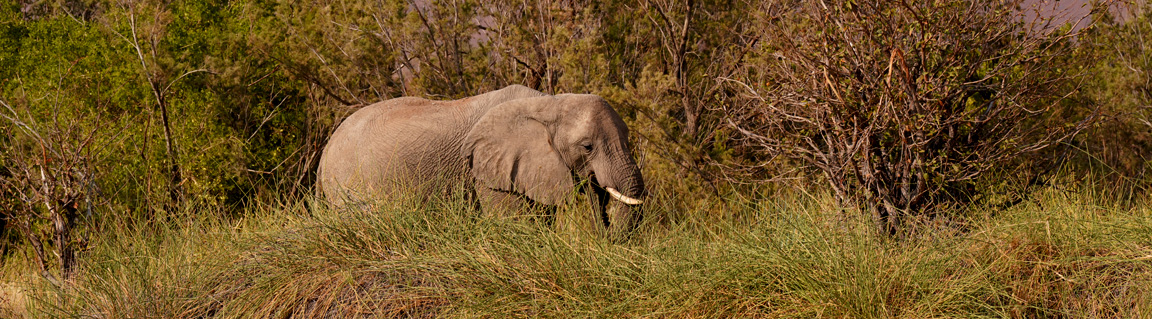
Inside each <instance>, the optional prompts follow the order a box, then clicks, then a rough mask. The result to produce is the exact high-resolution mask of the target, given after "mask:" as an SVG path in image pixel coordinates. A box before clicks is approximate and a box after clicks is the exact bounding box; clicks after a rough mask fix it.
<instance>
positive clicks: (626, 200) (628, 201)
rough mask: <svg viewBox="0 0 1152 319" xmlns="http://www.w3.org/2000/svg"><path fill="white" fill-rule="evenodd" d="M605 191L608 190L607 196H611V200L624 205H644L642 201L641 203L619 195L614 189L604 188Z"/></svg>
mask: <svg viewBox="0 0 1152 319" xmlns="http://www.w3.org/2000/svg"><path fill="white" fill-rule="evenodd" d="M605 189H607V190H608V195H612V198H615V199H616V200H618V201H621V202H623V203H625V204H628V205H640V204H643V203H644V201H642V200H639V199H635V198H632V197H628V196H624V194H620V192H618V191H616V189H615V188H611V187H605Z"/></svg>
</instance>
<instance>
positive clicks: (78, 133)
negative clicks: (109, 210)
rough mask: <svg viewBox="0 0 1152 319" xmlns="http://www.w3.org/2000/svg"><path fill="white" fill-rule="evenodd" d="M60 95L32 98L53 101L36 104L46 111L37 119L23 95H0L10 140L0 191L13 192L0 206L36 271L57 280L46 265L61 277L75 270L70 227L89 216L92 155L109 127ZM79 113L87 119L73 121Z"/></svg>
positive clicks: (76, 244)
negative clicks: (11, 98)
mask: <svg viewBox="0 0 1152 319" xmlns="http://www.w3.org/2000/svg"><path fill="white" fill-rule="evenodd" d="M61 94H64V93H62V91H61V90H57V91H56V92H54V93H53V95H55V96H49V97H45V98H42V99H39V100H38V101H43V102H49V103H54V104H56V105H54V106H51V107H48V108H40V109H49V110H51V113H50V114H48V115H47V116H40V118H41V119H39V120H38V119H37V116H35V114H34V113H33V112H32V111H31V110H32V109H33V108H32V107H31V106H30V105H28V103H30V102H28V99H20V101H22V102H21V103H20V104H17V105H16V106H15V107H13V106H12V105H10V104H9V103H8V102H6V101H3V100H0V106H2V109H0V118H3V119H4V120H5V122H6V123H4V125H0V133H3V134H4V135H5V138H6V139H7V140H8V141H10V142H12V143H11V144H12V145H11V147H9V148H6V149H5V150H4V151H3V153H0V156H2V157H3V159H4V161H3V162H4V163H6V164H7V165H6V166H7V167H6V168H7V170H8V174H5V175H4V176H0V193H3V194H10V195H13V196H12V198H5V199H4V200H0V209H4V210H6V211H7V215H8V216H7V218H8V219H9V220H8V222H9V223H10V224H12V228H14V229H15V230H16V231H17V233H18V234H19V235H20V236H21V237H23V238H24V239H26V240H27V241H28V243H29V244H30V245H31V246H32V251H33V259H34V260H35V261H36V265H37V266H38V267H39V268H40V272H41V274H42V275H43V276H44V277H45V278H48V279H49V280H51V281H53V282H54V283H57V284H59V281H58V280H57V279H56V276H54V275H53V274H52V271H51V270H52V269H54V268H56V269H59V274H60V276H61V277H62V278H63V279H66V280H67V279H71V278H72V277H73V274H74V272H75V270H76V264H77V260H76V258H77V256H76V254H77V252H78V250H79V249H82V248H83V243H82V242H81V241H80V240H79V239H78V238H76V237H75V230H76V228H77V226H78V222H79V221H81V219H82V218H83V219H85V220H86V219H89V218H91V217H92V213H93V209H94V207H93V206H94V203H95V198H96V193H97V192H98V189H97V186H96V179H97V173H98V172H97V171H96V170H95V165H94V163H95V160H96V159H95V158H94V157H95V156H96V155H97V154H98V153H99V152H98V150H99V148H100V146H101V145H103V142H105V141H108V140H109V139H108V137H109V135H108V134H109V132H112V131H113V129H111V128H108V127H106V125H105V123H100V122H101V118H100V117H99V116H91V117H88V116H89V114H84V115H80V116H75V115H76V114H75V113H74V111H75V110H74V109H73V108H69V107H66V106H61V105H59V104H61V103H66V102H62V100H65V101H66V99H62V98H61V97H60V96H59V95H61ZM18 110H23V111H18ZM84 117H87V118H88V119H89V120H90V121H81V120H78V119H79V118H84ZM57 267H58V268H57Z"/></svg>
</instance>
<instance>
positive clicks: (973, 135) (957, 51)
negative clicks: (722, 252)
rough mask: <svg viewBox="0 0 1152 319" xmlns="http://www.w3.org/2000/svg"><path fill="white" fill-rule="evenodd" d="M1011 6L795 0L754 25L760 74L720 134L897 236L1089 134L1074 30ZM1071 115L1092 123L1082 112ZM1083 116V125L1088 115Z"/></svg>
mask: <svg viewBox="0 0 1152 319" xmlns="http://www.w3.org/2000/svg"><path fill="white" fill-rule="evenodd" d="M1021 4H1022V1H999V0H979V1H883V0H866V1H804V2H796V3H791V4H789V5H786V6H785V7H788V8H790V9H789V10H790V11H789V12H787V13H785V14H782V15H774V16H771V17H761V18H760V20H761V21H762V23H763V25H764V28H762V30H763V33H762V35H763V38H764V39H765V43H764V44H763V45H762V46H760V49H761V50H762V52H759V54H760V56H761V61H763V62H762V64H760V65H756V66H754V67H750V68H749V69H747V70H745V73H743V74H742V75H741V77H740V78H733V79H726V82H728V83H730V84H731V85H732V87H734V88H737V89H738V90H739V91H740V92H742V93H741V94H742V97H743V100H742V101H736V102H734V103H730V104H727V105H726V106H725V107H724V112H725V113H726V115H727V116H728V117H727V119H726V120H725V121H726V123H727V125H728V127H730V128H731V129H733V130H734V131H736V132H737V133H738V134H737V135H738V136H739V137H740V142H741V144H742V145H743V146H744V147H746V148H749V149H754V150H758V151H757V152H754V153H756V154H779V155H784V156H786V157H787V158H792V159H795V160H796V161H798V162H800V163H803V164H806V165H810V166H811V167H814V168H816V169H817V170H818V171H819V172H822V173H823V175H824V178H825V179H826V181H827V183H828V185H829V186H831V188H832V189H833V191H834V192H835V195H836V196H837V197H838V198H840V199H841V200H842V201H843V202H845V203H851V204H855V205H857V207H861V208H864V209H866V210H867V211H869V212H871V213H872V215H873V217H874V219H875V221H876V223H877V224H878V226H879V227H880V229H882V230H884V231H886V232H888V233H891V234H894V233H896V232H897V229H898V226H899V224H900V223H901V221H902V220H903V217H904V216H906V215H908V214H917V213H923V212H928V211H932V210H933V209H936V208H940V207H941V205H946V204H948V203H956V202H964V201H966V200H968V199H971V198H972V196H974V195H976V194H978V193H979V192H980V190H978V189H975V187H974V184H973V182H974V181H975V180H976V179H977V178H979V177H981V176H984V175H985V174H986V173H988V172H990V171H993V170H995V169H996V168H997V167H998V166H999V165H1003V164H1006V163H1008V162H1009V161H1011V160H1013V159H1016V158H1018V157H1019V156H1021V155H1023V154H1028V153H1031V152H1036V151H1038V150H1042V149H1045V148H1048V147H1050V146H1052V145H1055V144H1057V143H1059V142H1061V141H1064V140H1067V139H1068V138H1070V137H1071V136H1073V135H1074V134H1076V133H1077V132H1078V131H1080V130H1081V129H1082V128H1084V127H1085V125H1086V124H1087V123H1088V118H1083V119H1076V118H1068V116H1070V115H1071V114H1073V113H1070V112H1067V111H1068V110H1070V109H1072V108H1076V107H1086V106H1082V105H1069V104H1070V103H1064V102H1065V98H1066V97H1067V96H1068V95H1069V94H1071V93H1072V92H1074V91H1075V90H1076V89H1077V88H1078V87H1079V85H1080V82H1079V81H1080V80H1081V79H1082V77H1080V74H1081V71H1080V70H1078V69H1077V68H1076V67H1072V66H1069V65H1068V64H1065V63H1063V62H1066V61H1068V59H1071V56H1072V55H1073V54H1074V53H1075V50H1076V45H1075V43H1073V39H1074V38H1075V37H1076V36H1077V35H1078V31H1076V30H1075V29H1070V28H1058V27H1055V26H1052V25H1050V22H1052V21H1053V20H1052V18H1051V17H1049V18H1042V19H1035V20H1031V21H1029V20H1026V19H1024V18H1023V16H1024V15H1023V10H1025V9H1024V8H1023V7H1022V6H1021ZM1076 114H1091V112H1080V113H1076ZM1089 118H1090V117H1089Z"/></svg>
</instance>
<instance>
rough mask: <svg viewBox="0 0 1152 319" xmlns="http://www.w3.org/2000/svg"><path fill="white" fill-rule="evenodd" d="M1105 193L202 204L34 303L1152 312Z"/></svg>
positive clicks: (103, 245) (113, 234) (206, 312)
mask: <svg viewBox="0 0 1152 319" xmlns="http://www.w3.org/2000/svg"><path fill="white" fill-rule="evenodd" d="M1103 197H1106V196H1103V195H1102V194H1098V193H1094V192H1093V191H1092V190H1056V189H1053V190H1048V191H1044V192H1040V193H1038V194H1037V195H1036V196H1035V197H1034V198H1033V199H1032V200H1031V201H1029V202H1026V203H1024V204H1021V205H1017V206H1015V207H1012V208H1009V209H1007V210H1000V211H979V210H977V211H975V212H972V213H971V214H970V216H967V217H963V218H966V219H967V220H966V221H965V222H966V223H967V224H970V225H975V226H972V227H970V228H971V229H967V230H964V231H960V230H951V231H949V232H947V233H946V234H939V233H930V232H928V231H921V232H919V233H918V235H913V236H910V237H909V238H905V239H901V240H893V239H889V238H886V237H883V236H879V235H876V233H875V232H873V231H871V229H872V228H871V227H870V224H869V223H868V222H866V221H864V219H863V218H859V217H854V214H853V213H845V212H843V211H842V209H841V208H840V207H839V206H838V205H836V203H835V202H833V201H832V200H831V199H829V198H826V197H822V196H819V195H817V196H811V195H782V196H775V197H771V198H769V199H765V200H761V201H757V202H741V201H736V200H732V201H729V202H728V203H726V204H724V205H716V206H713V207H711V208H710V209H711V210H710V211H687V212H668V211H665V209H667V208H668V207H671V205H661V204H660V203H653V204H652V205H651V206H650V207H649V208H648V211H647V214H649V215H652V216H654V217H653V218H647V219H646V222H645V223H644V224H643V225H641V227H640V229H638V230H637V232H638V233H637V234H636V235H635V236H633V237H632V238H631V239H630V240H628V241H626V242H623V243H617V242H613V241H611V240H607V239H604V238H602V236H599V233H597V232H596V231H595V229H593V228H591V227H590V226H589V225H586V224H581V223H579V222H578V220H580V218H579V217H578V216H574V215H570V214H577V213H578V212H579V211H581V210H580V209H573V210H569V211H562V212H560V213H559V214H561V216H558V218H557V224H556V225H552V226H548V225H543V224H542V223H539V222H536V221H531V220H523V219H516V218H503V217H492V216H487V215H485V214H481V213H479V212H477V211H475V210H474V209H473V208H472V206H471V205H467V204H466V202H465V201H462V200H443V201H436V202H421V201H415V200H411V201H390V202H381V203H377V204H376V205H371V207H359V208H355V209H330V208H325V207H322V205H313V204H312V203H301V204H293V205H269V207H270V208H268V209H264V210H258V211H253V212H250V213H249V214H248V215H247V216H245V217H244V218H242V219H239V220H228V219H223V218H216V219H213V218H204V217H203V216H211V215H212V214H200V215H197V216H201V217H200V219H197V220H186V219H181V218H171V219H163V220H164V221H153V222H149V223H143V224H137V225H116V226H115V227H106V228H108V229H109V230H108V233H105V234H103V236H99V237H97V240H96V241H95V242H94V243H93V245H92V249H91V250H90V251H88V252H86V253H85V254H84V258H83V259H82V260H83V261H82V270H81V271H80V275H79V276H78V278H77V279H76V281H75V282H74V283H73V284H70V285H67V286H66V287H53V286H51V285H50V284H48V283H46V282H42V281H37V280H33V281H32V282H30V283H26V285H27V287H29V288H30V289H29V290H27V291H28V292H29V294H28V296H27V304H26V309H27V310H26V311H28V312H29V313H30V314H31V315H32V316H34V317H74V316H80V317H84V316H95V317H115V318H124V317H184V318H187V317H212V316H215V317H227V318H231V317H244V318H249V317H285V316H288V317H408V316H414V317H439V316H446V317H475V316H481V317H505V316H533V317H536V316H543V317H619V316H656V317H709V318H711V317H745V316H765V317H794V318H811V317H854V318H889V317H898V318H926V317H1015V318H1029V317H1093V316H1095V317H1106V318H1139V317H1149V316H1152V308H1150V305H1152V211H1150V210H1149V209H1147V208H1143V205H1138V204H1140V203H1143V202H1138V203H1137V202H1133V201H1131V200H1129V201H1125V202H1119V201H1111V202H1109V201H1104V200H1101V199H1100V198H1103ZM653 198H655V199H657V200H672V196H668V194H656V195H655V196H654V197H653ZM717 210H724V211H717ZM565 214H569V215H565ZM659 214H667V215H670V216H672V215H674V216H676V217H675V218H656V216H657V215H659ZM845 214H847V215H848V216H849V217H845ZM190 215H192V214H190ZM717 216H721V217H717ZM9 268H15V266H10V267H9ZM33 278H34V277H33Z"/></svg>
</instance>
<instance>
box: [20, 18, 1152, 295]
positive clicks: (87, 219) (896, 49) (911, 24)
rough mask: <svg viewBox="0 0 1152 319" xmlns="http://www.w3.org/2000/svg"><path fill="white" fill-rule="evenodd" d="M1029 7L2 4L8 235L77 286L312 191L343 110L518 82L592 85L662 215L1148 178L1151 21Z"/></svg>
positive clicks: (883, 203)
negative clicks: (1072, 16)
mask: <svg viewBox="0 0 1152 319" xmlns="http://www.w3.org/2000/svg"><path fill="white" fill-rule="evenodd" d="M1021 5H1022V1H1007V2H1005V1H987V2H984V1H954V2H953V1H946V2H940V3H935V2H934V3H926V2H903V1H820V2H812V1H737V0H730V1H693V0H687V1H672V0H667V1H663V0H651V1H649V0H643V1H638V2H615V1H560V2H546V1H540V2H535V1H529V2H501V1H482V0H468V1H454V2H446V1H390V0H383V1H368V0H352V1H327V0H319V1H304V2H301V1H277V0H267V1H261V0H251V1H223V0H205V1H176V2H164V1H80V0H75V1H73V0H62V1H46V2H42V1H16V2H6V3H3V4H0V22H2V24H0V101H2V102H3V105H2V106H3V109H0V114H3V121H0V133H3V134H0V143H2V144H0V145H2V147H0V186H2V188H0V195H2V197H0V211H2V212H3V216H0V217H2V218H0V226H3V228H2V229H0V232H2V233H3V236H2V237H0V239H2V241H3V242H2V243H0V245H3V246H2V247H4V251H5V254H7V252H8V251H9V250H10V249H9V247H17V245H24V244H28V245H31V246H33V247H34V251H35V253H34V255H35V258H36V260H37V261H39V262H40V265H41V266H39V267H40V269H41V271H42V272H43V273H45V274H46V276H57V275H59V276H63V277H69V276H70V274H71V273H72V265H73V264H74V263H75V261H74V259H73V258H74V257H72V256H75V254H76V253H77V252H80V251H83V250H85V249H86V247H87V245H89V243H90V237H91V236H98V233H99V232H97V231H94V230H97V229H100V228H101V227H109V226H107V225H114V224H115V225H123V224H124V223H123V222H124V221H142V220H143V221H146V220H151V219H154V218H169V217H167V216H171V215H170V214H172V213H188V214H192V212H196V211H198V210H196V209H188V208H189V207H220V208H221V209H211V210H207V211H210V212H213V214H217V213H219V214H224V215H230V216H232V217H235V216H240V215H242V214H243V213H244V212H245V211H246V210H247V209H250V208H252V207H259V205H260V204H261V203H268V202H276V201H294V200H297V199H299V198H301V197H304V195H307V194H309V193H310V187H311V183H312V179H313V174H314V171H315V165H316V161H317V159H318V156H319V152H320V150H321V148H322V147H323V145H324V142H325V139H326V138H327V136H328V134H329V133H330V131H331V130H332V129H333V127H334V125H335V124H337V123H339V120H340V118H341V117H342V116H344V115H346V114H349V113H350V112H352V111H354V110H355V109H356V108H357V107H359V106H363V105H366V104H370V103H373V102H376V101H379V100H383V99H388V98H394V97H399V96H405V95H413V96H424V97H430V98H438V99H450V98H459V97H464V96H468V95H473V94H477V93H480V92H484V91H488V90H492V89H497V88H500V87H503V86H506V85H509V84H524V85H528V86H530V87H533V88H536V89H539V90H542V91H545V92H549V93H563V92H587V93H594V94H599V95H601V96H604V97H605V98H606V99H607V100H608V101H610V102H611V103H612V104H613V105H614V106H615V107H616V108H617V110H618V111H619V112H620V113H621V115H622V116H623V117H624V118H625V119H626V121H627V122H628V123H629V125H630V126H631V127H632V131H633V133H634V135H635V136H634V139H635V141H634V142H635V143H633V144H634V145H636V146H637V148H638V149H639V151H638V152H637V154H638V156H640V157H642V158H641V159H639V160H640V163H641V165H642V166H643V168H642V169H643V170H644V173H645V177H646V178H648V179H651V180H654V181H655V182H652V183H649V184H650V185H652V187H655V188H660V193H664V194H680V195H678V196H670V197H675V200H674V202H673V203H672V204H669V205H672V206H679V207H690V206H696V205H699V201H703V200H705V199H704V198H713V199H714V197H709V196H707V194H713V195H726V194H741V195H744V194H752V196H761V195H764V194H770V191H766V190H765V189H769V190H770V189H772V188H777V187H781V186H776V185H827V186H828V187H831V188H832V189H834V190H835V191H834V193H835V194H836V196H837V197H839V198H840V200H841V201H842V202H844V203H846V204H850V205H848V206H851V207H857V208H860V210H861V211H864V212H868V213H870V214H873V215H874V216H876V218H877V219H878V220H879V221H880V222H879V225H880V226H881V228H882V229H884V230H886V231H888V232H896V231H897V228H898V227H899V226H900V224H901V220H900V219H899V218H897V217H893V216H906V215H907V216H922V215H924V214H926V213H935V214H936V215H943V216H946V215H947V214H946V212H948V211H950V210H954V209H958V208H963V207H964V205H967V204H970V203H971V202H973V201H977V202H978V201H980V200H985V199H987V198H1000V197H997V196H995V194H994V191H996V190H999V189H1000V188H998V186H1000V184H999V183H1000V182H998V181H1004V180H1013V181H1015V182H1014V183H1015V184H1018V185H1033V184H1036V183H1039V182H1038V181H1042V180H1044V179H1043V178H1041V177H1035V178H1034V177H1028V178H1023V179H1020V180H1017V179H1016V178H1015V177H1017V176H1043V173H1048V172H1050V171H1051V170H1048V169H1046V168H1049V167H1052V166H1053V165H1052V164H1050V163H1051V162H1055V161H1057V160H1061V159H1064V158H1066V156H1062V155H1061V154H1067V153H1068V151H1065V149H1072V150H1076V152H1073V153H1075V154H1089V155H1091V156H1090V157H1088V159H1085V160H1082V162H1083V165H1086V166H1093V165H1100V164H1105V165H1107V166H1108V167H1111V168H1113V169H1114V172H1119V173H1117V174H1119V175H1121V176H1124V177H1125V178H1134V179H1136V180H1138V181H1139V182H1142V181H1143V178H1144V177H1143V176H1144V175H1142V174H1143V173H1142V172H1144V170H1145V169H1146V167H1147V165H1148V163H1149V162H1148V160H1147V158H1146V156H1147V154H1148V150H1149V149H1150V148H1149V146H1148V145H1149V133H1148V132H1149V130H1150V128H1152V125H1150V124H1149V120H1150V118H1152V115H1150V114H1149V111H1148V110H1149V109H1148V107H1147V105H1148V103H1147V102H1148V99H1149V97H1148V93H1147V92H1148V88H1147V86H1148V83H1149V76H1148V74H1147V72H1148V70H1149V67H1152V64H1150V63H1149V62H1148V61H1149V57H1148V54H1149V53H1150V52H1148V50H1147V44H1146V43H1145V42H1146V40H1147V39H1148V35H1147V32H1149V30H1147V29H1148V28H1147V23H1148V22H1149V19H1152V14H1149V13H1148V12H1146V11H1134V12H1137V14H1135V15H1134V16H1133V17H1131V18H1130V19H1128V20H1110V17H1109V16H1108V14H1107V11H1097V12H1096V16H1095V17H1092V19H1093V20H1095V21H1097V22H1096V23H1095V24H1093V25H1092V26H1090V27H1088V28H1086V29H1072V28H1070V27H1068V26H1059V25H1050V26H1036V25H1031V24H1029V23H1027V22H1024V21H1023V20H1020V17H1021V15H1019V14H1017V13H1018V11H1017V10H1027V8H1022V7H1021ZM1115 21H1121V22H1115ZM1081 130H1086V131H1084V132H1087V134H1080V135H1075V133H1077V132H1080V131H1081ZM1124 145H1134V147H1131V148H1128V147H1125V146H1124ZM1060 147H1063V148H1064V149H1059V150H1054V148H1060ZM1097 149H1101V150H1107V151H1102V153H1101V152H1096V151H1094V150H1097ZM1081 151H1082V152H1081ZM1100 154H1106V155H1100ZM1095 156H1103V157H1106V158H1104V159H1101V158H1098V157H1095ZM1037 163H1039V164H1037ZM1005 176H1008V177H1013V178H1004V177H1005ZM797 179H799V182H797V181H796V180H797ZM779 182H786V183H791V184H779ZM688 194H705V196H704V197H699V196H688ZM1020 196H1023V195H1020ZM668 200H669V201H673V199H671V198H669V199H668ZM941 207H943V208H941ZM854 211H855V210H851V209H847V210H845V212H844V214H852V213H853V212H854ZM192 217H193V218H192V219H191V220H195V217H196V216H192ZM44 247H48V248H44ZM52 247H55V249H56V252H51V251H50V249H51V248H52ZM52 274H57V275H52Z"/></svg>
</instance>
